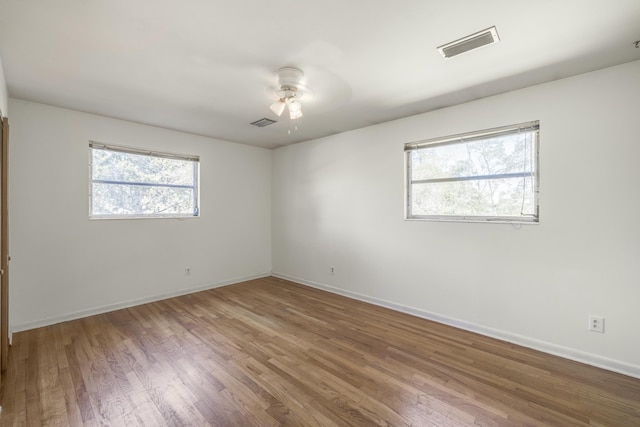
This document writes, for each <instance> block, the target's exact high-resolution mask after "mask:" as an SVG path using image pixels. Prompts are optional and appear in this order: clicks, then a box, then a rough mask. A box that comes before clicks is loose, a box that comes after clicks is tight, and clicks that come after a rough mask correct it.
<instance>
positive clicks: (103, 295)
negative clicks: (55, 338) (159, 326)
mask: <svg viewBox="0 0 640 427" xmlns="http://www.w3.org/2000/svg"><path fill="white" fill-rule="evenodd" d="M10 108H11V152H10V189H9V191H10V213H9V219H10V223H9V227H10V239H11V240H10V246H11V251H10V252H11V265H10V269H11V272H10V281H11V292H10V307H11V311H10V316H11V319H10V325H11V328H12V329H13V330H14V331H18V330H23V329H28V328H31V327H34V326H38V325H43V324H48V323H55V322H57V321H60V320H64V319H68V318H73V317H78V316H82V315H86V314H91V313H94V312H100V311H105V310H108V309H112V308H116V307H120V306H125V305H130V304H133V303H135V302H140V301H147V300H152V299H157V298H160V297H162V296H167V295H174V294H180V293H186V292H188V291H190V290H194V289H200V288H206V287H212V286H216V285H220V284H226V283H230V282H235V281H241V280H243V279H247V278H253V277H257V276H264V275H268V274H269V272H270V269H271V257H270V252H271V241H270V239H271V231H270V227H271V225H270V221H271V220H270V214H271V183H270V180H271V151H269V150H265V149H261V148H256V147H249V146H245V145H239V144H234V143H230V142H225V141H220V140H215V139H211V138H205V137H200V136H195V135H190V134H185V133H181V132H176V131H170V130H166V129H160V128H154V127H150V126H145V125H140V124H136V123H131V122H126V121H121V120H115V119H110V118H106V117H101V116H97V115H92V114H86V113H80V112H77V111H71V110H67V109H63V108H57V107H51V106H46V105H42V104H36V103H31V102H26V101H22V100H16V99H10ZM89 140H96V141H100V142H106V143H110V144H119V145H127V146H133V147H141V148H149V149H154V150H159V151H169V152H176V153H185V154H196V155H199V156H200V178H201V194H200V198H201V214H202V216H201V217H200V218H196V219H186V220H175V219H146V220H92V221H90V220H89V219H88V188H89V184H88V179H89V177H88V159H89V152H88V143H89ZM185 267H190V268H191V276H189V277H186V276H185V274H184V268H185Z"/></svg>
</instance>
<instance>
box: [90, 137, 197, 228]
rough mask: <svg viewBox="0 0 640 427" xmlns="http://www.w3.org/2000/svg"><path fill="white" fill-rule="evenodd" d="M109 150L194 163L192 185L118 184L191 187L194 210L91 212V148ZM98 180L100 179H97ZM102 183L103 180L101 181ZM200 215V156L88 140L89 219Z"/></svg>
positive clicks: (172, 217)
mask: <svg viewBox="0 0 640 427" xmlns="http://www.w3.org/2000/svg"><path fill="white" fill-rule="evenodd" d="M94 149H98V150H109V151H116V152H120V153H126V154H133V155H142V156H149V157H159V158H165V159H174V160H180V161H190V162H192V163H193V164H194V172H193V186H185V185H180V184H176V185H173V184H153V183H137V182H131V183H128V182H127V181H121V182H120V181H119V182H115V181H113V182H112V183H117V184H120V185H144V186H150V187H174V188H177V187H180V188H193V199H194V200H193V202H194V208H195V212H194V213H193V214H191V213H188V214H176V213H171V214H113V215H110V214H93V184H94V183H95V182H96V181H95V180H94V179H93V150H94ZM98 181H100V180H98ZM103 183H104V182H103ZM199 217H200V156H197V155H190V154H178V153H168V152H162V151H154V150H147V149H142V148H134V147H129V146H123V145H113V144H106V143H103V142H97V141H89V219H90V220H94V219H95V220H103V219H153V218H165V219H188V218H199Z"/></svg>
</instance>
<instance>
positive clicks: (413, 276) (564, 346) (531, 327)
mask: <svg viewBox="0 0 640 427" xmlns="http://www.w3.org/2000/svg"><path fill="white" fill-rule="evenodd" d="M639 99H640V61H637V62H633V63H629V64H625V65H622V66H618V67H614V68H609V69H605V70H601V71H597V72H593V73H589V74H584V75H580V76H576V77H573V78H569V79H564V80H560V81H555V82H551V83H547V84H544V85H539V86H535V87H531V88H527V89H523V90H519V91H515V92H510V93H507V94H503V95H499V96H494V97H491V98H486V99H482V100H479V101H475V102H470V103H467V104H462V105H459V106H455V107H452V108H447V109H442V110H438V111H434V112H431V113H427V114H422V115H418V116H414V117H410V118H406V119H402V120H397V121H393V122H389V123H384V124H381V125H376V126H372V127H368V128H364V129H360V130H356V131H352V132H349V133H344V134H339V135H335V136H331V137H327V138H323V139H319V140H315V141H311V142H308V143H303V144H297V145H293V146H288V147H284V148H280V149H278V150H276V151H275V152H274V157H273V182H272V184H273V200H272V207H273V211H272V233H273V243H272V248H273V249H272V257H273V272H274V274H275V275H278V276H281V277H285V278H289V279H293V280H297V281H300V282H302V283H307V284H310V285H313V286H318V287H323V288H326V289H331V290H333V291H335V292H339V293H343V294H346V295H350V296H355V297H358V298H362V299H365V300H369V301H373V302H376V303H379V304H383V305H388V306H392V307H395V308H400V309H403V310H406V311H409V312H412V313H415V314H418V315H421V316H425V317H430V318H434V319H437V320H440V321H443V322H447V323H451V324H454V325H458V326H462V327H464V328H467V329H471V330H475V331H479V332H482V333H484V334H488V335H493V336H497V337H500V338H503V339H506V340H509V341H512V342H517V343H521V344H524V345H527V346H530V347H535V348H538V349H542V350H545V351H548V352H552V353H556V354H560V355H564V356H567V357H570V358H573V359H576V360H582V361H585V362H587V363H591V364H594V365H600V366H604V367H607V368H609V369H613V370H617V371H621V372H626V373H628V374H631V375H634V376H637V377H640V334H639V333H638V325H640V223H639V221H638V215H639V214H640V190H638V184H639V183H640V166H639V159H640V139H639V135H640V120H639V119H638V111H639V110H638V100H639ZM530 120H540V126H541V131H540V138H541V142H540V146H541V148H540V150H541V154H540V168H541V181H540V191H541V197H540V203H541V207H540V214H541V224H539V225H524V226H522V227H521V228H519V229H518V228H515V227H513V226H511V225H504V224H475V223H444V222H417V221H404V220H403V203H404V200H403V186H404V181H403V176H404V175H403V173H404V172H403V144H404V143H406V142H411V141H417V140H422V139H428V138H434V137H439V136H446V135H451V134H457V133H462V132H468V131H473V130H481V129H487V128H492V127H497V126H503V125H511V124H515V123H520V122H525V121H530ZM329 266H334V267H335V275H333V276H331V275H329ZM590 313H593V314H599V315H603V316H605V317H606V333H605V334H598V333H593V332H588V331H587V319H588V316H589V314H590Z"/></svg>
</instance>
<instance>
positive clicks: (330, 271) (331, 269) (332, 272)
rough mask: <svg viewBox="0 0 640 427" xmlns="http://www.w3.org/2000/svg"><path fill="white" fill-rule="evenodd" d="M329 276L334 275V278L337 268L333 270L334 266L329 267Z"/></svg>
mask: <svg viewBox="0 0 640 427" xmlns="http://www.w3.org/2000/svg"><path fill="white" fill-rule="evenodd" d="M329 274H330V275H332V276H333V275H334V274H336V269H335V268H333V266H331V267H329Z"/></svg>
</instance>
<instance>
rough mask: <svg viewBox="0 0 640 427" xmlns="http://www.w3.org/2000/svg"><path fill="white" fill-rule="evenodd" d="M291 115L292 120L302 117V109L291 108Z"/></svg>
mask: <svg viewBox="0 0 640 427" xmlns="http://www.w3.org/2000/svg"><path fill="white" fill-rule="evenodd" d="M289 117H290V118H291V120H295V119H299V118H300V117H302V111H300V110H298V111H291V110H289Z"/></svg>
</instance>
